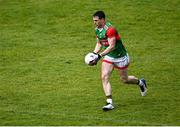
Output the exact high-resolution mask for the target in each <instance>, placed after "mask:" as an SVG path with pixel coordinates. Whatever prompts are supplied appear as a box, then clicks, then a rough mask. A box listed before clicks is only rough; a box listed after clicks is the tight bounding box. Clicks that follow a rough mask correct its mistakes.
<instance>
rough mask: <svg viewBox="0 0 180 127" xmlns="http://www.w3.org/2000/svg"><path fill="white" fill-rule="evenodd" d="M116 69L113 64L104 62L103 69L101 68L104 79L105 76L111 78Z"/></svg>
mask: <svg viewBox="0 0 180 127" xmlns="http://www.w3.org/2000/svg"><path fill="white" fill-rule="evenodd" d="M113 69H114V65H113V64H111V63H107V62H102V67H101V76H102V78H103V77H104V76H106V77H109V76H110V75H111V73H112V71H113Z"/></svg>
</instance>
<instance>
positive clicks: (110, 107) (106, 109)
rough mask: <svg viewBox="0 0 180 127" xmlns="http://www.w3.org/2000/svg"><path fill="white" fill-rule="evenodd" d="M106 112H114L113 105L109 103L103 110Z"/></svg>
mask: <svg viewBox="0 0 180 127" xmlns="http://www.w3.org/2000/svg"><path fill="white" fill-rule="evenodd" d="M102 109H103V110H104V111H108V110H112V109H114V106H113V105H112V104H111V103H107V105H105V106H103V108H102Z"/></svg>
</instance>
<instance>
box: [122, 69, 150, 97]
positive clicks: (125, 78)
mask: <svg viewBox="0 0 180 127" xmlns="http://www.w3.org/2000/svg"><path fill="white" fill-rule="evenodd" d="M119 74H120V77H121V80H122V82H123V83H126V84H137V85H139V87H140V90H141V95H142V96H145V95H146V93H147V86H146V81H145V80H144V79H138V78H137V77H135V76H128V69H127V68H125V69H119Z"/></svg>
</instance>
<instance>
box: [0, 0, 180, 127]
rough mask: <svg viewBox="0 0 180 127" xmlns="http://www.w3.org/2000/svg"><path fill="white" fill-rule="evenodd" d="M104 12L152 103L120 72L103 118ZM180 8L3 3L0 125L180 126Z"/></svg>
mask: <svg viewBox="0 0 180 127" xmlns="http://www.w3.org/2000/svg"><path fill="white" fill-rule="evenodd" d="M96 10H104V11H105V12H106V14H107V19H108V20H110V21H111V22H112V23H113V24H114V26H116V28H117V29H118V30H119V31H120V34H121V36H122V38H123V41H124V43H125V45H126V47H127V49H128V51H129V54H130V57H131V61H132V62H131V66H130V67H129V73H130V74H133V75H136V76H138V77H144V78H145V79H147V82H148V89H149V91H148V95H147V96H146V97H141V96H140V93H139V89H138V88H137V87H135V86H134V87H133V86H132V87H131V86H127V85H123V84H122V83H121V82H120V80H119V77H118V75H117V72H116V71H114V73H113V75H112V78H111V83H112V87H113V97H114V104H115V107H116V108H115V110H113V111H110V112H103V111H102V110H101V107H102V106H103V105H104V102H105V97H104V93H103V90H102V86H101V81H100V63H99V64H98V65H97V66H96V67H89V66H87V65H85V63H84V56H85V54H87V53H88V52H90V51H92V50H93V49H94V46H95V34H94V26H93V22H92V14H93V13H94V12H95V11H96ZM179 12H180V1H179V0H154V1H151V0H124V1H119V0H113V1H110V0H107V1H102V0H99V1H91V0H86V1H83V0H75V1H74V0H0V114H1V115H0V125H2V126H3V125H14V126H15V125H19V126H21V125H24V126H27V125H59V126H60V125H67V126H68V125H81V126H82V125H96V126H98V125H106V126H108V125H180V120H179V118H180V108H179V106H180V86H179V85H180V80H179V77H180V60H179V58H180V57H179V56H180V50H179V49H180V44H179V40H180V13H179Z"/></svg>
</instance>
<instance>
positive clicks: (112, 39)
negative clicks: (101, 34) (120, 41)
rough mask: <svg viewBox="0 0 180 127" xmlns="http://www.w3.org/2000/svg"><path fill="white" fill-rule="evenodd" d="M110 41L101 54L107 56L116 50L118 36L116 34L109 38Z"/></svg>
mask: <svg viewBox="0 0 180 127" xmlns="http://www.w3.org/2000/svg"><path fill="white" fill-rule="evenodd" d="M108 43H109V46H108V47H107V48H106V49H105V50H104V51H103V52H101V53H100V54H99V55H100V56H105V55H106V54H108V53H109V52H111V51H113V50H114V48H115V45H116V37H115V36H114V37H110V38H108Z"/></svg>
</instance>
